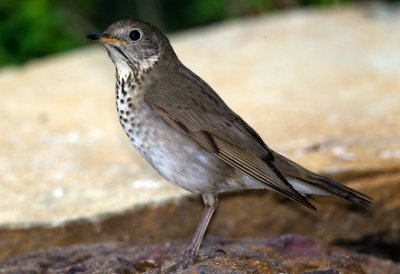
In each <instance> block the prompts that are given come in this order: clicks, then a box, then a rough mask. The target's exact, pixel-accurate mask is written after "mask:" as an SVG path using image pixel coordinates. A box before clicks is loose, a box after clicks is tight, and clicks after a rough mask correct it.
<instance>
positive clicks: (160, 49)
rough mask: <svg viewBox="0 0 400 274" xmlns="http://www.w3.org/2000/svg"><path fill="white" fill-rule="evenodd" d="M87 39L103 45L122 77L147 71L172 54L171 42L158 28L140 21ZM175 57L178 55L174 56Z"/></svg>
mask: <svg viewBox="0 0 400 274" xmlns="http://www.w3.org/2000/svg"><path fill="white" fill-rule="evenodd" d="M87 38H89V39H91V40H96V41H98V42H100V43H102V44H103V45H104V46H105V47H106V49H107V51H108V53H109V55H110V57H111V59H112V61H113V62H114V64H115V66H116V68H117V70H118V72H119V73H123V74H125V73H127V72H128V71H127V70H133V71H146V70H148V69H150V68H151V67H152V66H153V65H154V64H155V63H157V61H158V60H159V59H160V58H162V57H163V55H168V54H170V52H171V51H172V53H173V50H172V47H171V46H170V44H169V41H168V38H167V37H166V36H165V35H164V34H163V33H162V32H161V31H160V30H158V29H157V28H156V27H155V26H153V25H151V24H148V23H145V22H141V21H136V20H121V21H118V22H115V23H114V24H112V25H110V26H109V27H108V28H107V29H106V30H105V31H104V32H103V33H102V34H97V33H90V34H88V35H87ZM173 55H174V54H173Z"/></svg>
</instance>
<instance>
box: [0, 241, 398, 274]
mask: <svg viewBox="0 0 400 274" xmlns="http://www.w3.org/2000/svg"><path fill="white" fill-rule="evenodd" d="M184 250H185V245H183V244H165V245H154V246H129V245H127V244H122V243H115V242H114V243H103V244H96V245H87V246H73V247H69V248H57V249H50V250H45V251H37V252H33V253H29V254H26V255H23V256H19V257H15V258H11V259H8V260H6V261H4V262H0V273H1V274H11V273H21V274H23V273H70V274H72V273H104V274H105V273H141V272H147V273H171V272H174V273H175V272H176V273H221V274H222V273H264V274H268V273H273V274H276V273H304V274H306V273H307V274H317V273H319V274H322V273H326V274H338V273H364V274H368V273H371V274H372V273H386V274H395V273H400V265H399V264H395V263H393V262H391V261H388V260H383V259H378V258H376V257H373V256H366V255H361V254H357V253H354V252H349V251H346V250H343V249H340V248H336V247H332V246H327V245H325V244H323V243H321V242H316V241H314V240H312V239H310V238H306V237H299V236H293V235H284V236H281V237H278V238H273V239H246V240H224V239H218V238H213V239H210V240H207V241H205V242H204V245H203V247H202V249H201V251H200V256H199V258H198V259H197V260H196V261H195V263H194V264H193V265H191V266H189V267H188V268H187V269H185V270H178V271H171V270H168V269H171V268H170V267H171V266H172V265H174V264H175V263H176V262H177V260H178V259H179V257H180V256H181V254H182V253H183V252H184Z"/></svg>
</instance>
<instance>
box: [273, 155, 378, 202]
mask: <svg viewBox="0 0 400 274" xmlns="http://www.w3.org/2000/svg"><path fill="white" fill-rule="evenodd" d="M273 154H274V165H275V166H276V167H277V168H278V169H279V170H280V171H281V172H282V174H283V176H285V177H287V178H289V182H291V180H290V178H291V179H294V182H295V184H297V187H299V188H301V186H299V184H300V183H301V182H303V183H304V184H305V185H304V186H303V188H305V189H315V188H316V189H318V190H320V191H321V193H318V191H315V192H314V193H312V194H317V195H326V192H327V193H329V194H332V195H334V196H336V197H339V198H341V199H344V200H347V201H350V202H352V203H354V204H355V205H357V206H359V207H362V208H367V209H368V208H370V207H371V203H372V199H371V198H370V197H368V196H366V195H364V194H362V193H361V192H358V191H356V190H354V189H352V188H349V187H347V186H345V185H342V184H340V183H338V182H336V181H335V180H333V179H330V178H327V177H323V176H321V175H318V174H316V173H314V172H312V171H309V170H307V169H306V168H304V167H302V166H300V165H298V164H296V163H295V162H293V161H291V160H289V159H287V158H286V157H284V156H282V155H280V154H278V153H276V152H273ZM307 185H308V186H309V187H307ZM293 187H294V188H296V186H295V185H293ZM304 194H310V193H304Z"/></svg>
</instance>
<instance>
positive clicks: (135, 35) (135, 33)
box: [129, 29, 142, 41]
mask: <svg viewBox="0 0 400 274" xmlns="http://www.w3.org/2000/svg"><path fill="white" fill-rule="evenodd" d="M141 37H142V34H141V33H140V31H138V30H137V29H134V30H132V31H131V32H130V33H129V38H131V40H132V41H138V40H139V39H140V38H141Z"/></svg>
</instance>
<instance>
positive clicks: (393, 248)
mask: <svg viewBox="0 0 400 274" xmlns="http://www.w3.org/2000/svg"><path fill="white" fill-rule="evenodd" d="M388 233H389V232H387V231H385V232H381V233H377V234H371V235H365V236H363V237H362V238H360V239H358V240H336V241H334V242H333V243H332V244H333V245H336V246H339V247H344V248H346V249H350V250H353V251H355V252H359V253H364V254H368V255H374V256H377V257H381V258H385V259H389V260H392V261H395V262H400V242H399V241H391V240H388V239H387V234H388ZM398 233H399V234H400V230H399V231H398Z"/></svg>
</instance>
